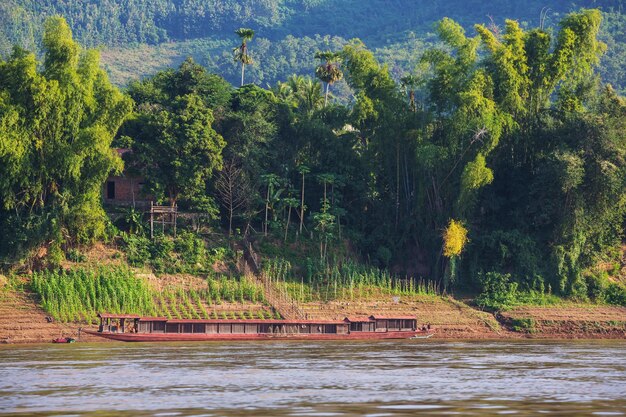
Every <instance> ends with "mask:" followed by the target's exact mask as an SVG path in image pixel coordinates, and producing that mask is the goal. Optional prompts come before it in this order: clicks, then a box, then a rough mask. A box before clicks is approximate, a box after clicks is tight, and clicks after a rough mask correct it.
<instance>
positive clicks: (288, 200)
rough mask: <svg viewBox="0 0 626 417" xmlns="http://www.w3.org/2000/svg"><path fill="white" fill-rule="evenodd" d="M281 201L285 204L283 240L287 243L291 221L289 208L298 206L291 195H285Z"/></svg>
mask: <svg viewBox="0 0 626 417" xmlns="http://www.w3.org/2000/svg"><path fill="white" fill-rule="evenodd" d="M283 203H284V204H285V205H286V206H287V224H286V225H285V239H284V242H285V243H287V236H288V233H289V224H290V223H291V209H293V208H294V207H297V206H298V200H297V199H296V198H293V197H287V198H285V199H283Z"/></svg>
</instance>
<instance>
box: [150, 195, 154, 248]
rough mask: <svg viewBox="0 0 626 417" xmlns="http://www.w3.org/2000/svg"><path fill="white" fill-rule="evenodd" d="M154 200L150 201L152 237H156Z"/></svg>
mask: <svg viewBox="0 0 626 417" xmlns="http://www.w3.org/2000/svg"><path fill="white" fill-rule="evenodd" d="M153 205H154V202H152V201H150V239H154V209H153V207H152V206H153Z"/></svg>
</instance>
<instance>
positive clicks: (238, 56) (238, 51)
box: [233, 28, 254, 85]
mask: <svg viewBox="0 0 626 417" xmlns="http://www.w3.org/2000/svg"><path fill="white" fill-rule="evenodd" d="M235 33H236V34H237V36H239V38H240V39H241V45H239V46H238V47H236V48H233V53H234V54H235V62H241V85H243V75H244V72H245V68H246V65H250V64H252V63H253V62H254V61H253V60H252V57H251V56H250V55H248V42H250V41H251V40H252V38H253V37H254V30H252V29H248V28H239V29H237V30H236V31H235Z"/></svg>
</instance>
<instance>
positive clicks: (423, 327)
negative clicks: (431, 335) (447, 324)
mask: <svg viewBox="0 0 626 417" xmlns="http://www.w3.org/2000/svg"><path fill="white" fill-rule="evenodd" d="M422 331H423V332H425V331H426V325H425V324H422Z"/></svg>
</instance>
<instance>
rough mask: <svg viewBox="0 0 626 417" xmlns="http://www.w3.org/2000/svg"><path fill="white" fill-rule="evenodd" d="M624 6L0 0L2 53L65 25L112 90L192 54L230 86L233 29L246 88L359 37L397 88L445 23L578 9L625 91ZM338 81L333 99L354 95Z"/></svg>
mask: <svg viewBox="0 0 626 417" xmlns="http://www.w3.org/2000/svg"><path fill="white" fill-rule="evenodd" d="M623 3H624V2H623V1H621V0H577V1H573V2H572V1H564V0H550V1H536V0H532V1H525V2H523V3H520V2H515V1H509V0H495V1H490V2H484V1H467V0H464V1H459V0H449V1H439V0H435V1H431V2H426V3H415V2H413V1H409V0H395V1H387V0H372V1H357V0H341V1H334V2H330V1H327V0H263V1H259V0H246V1H235V0H205V1H198V0H150V1H146V0H128V1H119V0H79V1H60V0H39V1H30V0H5V1H3V2H2V4H0V54H4V55H6V54H8V53H9V52H10V50H11V47H12V45H13V44H19V45H21V46H22V47H25V48H26V49H30V50H32V49H34V48H36V47H39V46H40V41H39V39H41V33H42V32H41V31H42V28H43V24H42V23H43V21H44V20H45V18H46V17H48V16H52V15H57V14H58V15H61V16H63V17H65V18H66V20H67V21H68V23H69V25H70V27H71V28H72V30H73V33H74V35H75V36H76V38H77V40H79V41H80V42H81V43H82V44H84V45H86V46H89V47H96V46H102V47H103V48H104V52H105V53H104V54H103V62H104V64H105V68H106V69H107V70H108V71H109V74H110V75H111V76H112V80H113V81H114V82H115V83H117V84H118V85H125V84H126V82H127V81H128V80H129V79H137V78H139V77H140V76H145V75H152V74H153V73H154V72H156V70H158V69H164V68H166V67H168V66H178V65H179V64H180V63H182V61H183V60H184V59H185V58H186V57H187V56H189V55H191V56H193V57H194V59H195V60H196V62H198V63H200V64H202V65H204V66H206V67H207V68H209V70H210V71H212V72H216V73H218V74H220V75H222V76H223V77H225V78H226V79H227V80H228V81H230V82H232V83H236V82H237V68H236V66H235V65H233V63H232V59H231V56H230V49H231V46H230V45H231V44H232V42H233V41H234V38H233V31H234V30H235V29H237V28H238V27H240V26H246V27H250V28H252V29H254V30H255V31H256V34H257V36H256V40H255V43H256V45H255V48H254V49H253V55H254V59H255V61H256V62H257V63H258V65H254V66H251V67H250V69H249V75H250V78H249V80H250V81H251V82H254V83H256V84H257V85H262V86H264V87H265V86H268V85H274V84H275V83H276V82H277V81H284V80H285V79H286V78H287V77H288V76H289V75H291V74H298V75H313V74H312V72H311V68H312V67H313V65H314V64H315V61H314V59H313V55H314V53H315V51H316V50H326V49H331V50H335V49H340V48H342V47H343V46H344V45H345V44H347V42H348V41H349V40H350V39H352V38H359V39H361V40H362V41H363V42H364V43H365V44H366V45H367V46H368V48H370V49H371V50H372V51H373V52H374V54H375V56H376V57H377V58H378V59H381V60H382V61H384V62H385V63H386V64H388V65H389V68H390V71H391V74H392V76H393V77H394V79H395V80H396V81H398V80H399V79H400V77H401V76H402V73H404V72H407V71H412V70H413V69H414V67H415V66H416V65H417V64H418V61H419V56H421V55H422V53H423V52H424V51H425V50H426V49H428V48H430V47H432V46H433V45H434V44H435V43H437V42H438V38H437V36H436V34H435V32H436V30H435V25H436V22H437V21H439V20H440V19H441V18H443V17H449V18H451V19H453V20H455V21H456V22H458V23H459V24H461V26H463V27H464V28H465V29H466V30H468V32H469V33H473V25H474V24H475V23H484V24H486V25H488V26H489V25H491V26H493V27H494V28H495V27H503V26H504V21H505V19H507V18H508V19H515V20H518V21H519V22H520V26H521V27H522V28H526V29H529V28H532V27H537V26H542V27H544V28H545V29H546V30H548V31H553V30H556V29H557V24H558V22H559V21H560V20H561V19H562V18H563V17H564V16H565V15H566V14H567V13H569V12H572V11H576V10H578V9H580V8H586V7H593V8H600V9H601V10H602V11H603V14H604V20H603V24H602V27H601V30H600V34H599V37H600V39H601V40H602V41H603V42H605V43H607V44H608V45H609V50H608V53H607V54H605V55H604V56H603V58H602V65H601V66H600V68H599V72H600V73H601V75H602V77H603V79H604V81H605V82H608V83H610V84H612V85H613V86H614V88H615V89H616V90H617V91H618V92H620V93H622V94H623V92H624V91H625V89H626V78H625V76H624V69H623V68H624V65H623V62H624V61H625V60H626V50H625V48H626V47H625V45H626V39H625V35H624V34H625V33H626V18H625V15H624V13H623V6H624V4H623ZM344 87H345V86H344V85H343V83H340V85H339V88H340V90H339V91H338V95H339V96H341V97H344V98H347V97H350V95H351V94H350V92H349V90H348V89H347V87H345V88H344Z"/></svg>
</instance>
